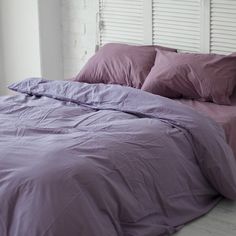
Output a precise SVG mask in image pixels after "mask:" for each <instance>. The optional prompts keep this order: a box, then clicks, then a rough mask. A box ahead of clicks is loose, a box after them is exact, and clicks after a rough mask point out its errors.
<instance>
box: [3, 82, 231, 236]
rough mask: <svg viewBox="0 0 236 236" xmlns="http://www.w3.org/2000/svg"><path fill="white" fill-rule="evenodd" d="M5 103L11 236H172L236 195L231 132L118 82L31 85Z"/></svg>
mask: <svg viewBox="0 0 236 236" xmlns="http://www.w3.org/2000/svg"><path fill="white" fill-rule="evenodd" d="M11 89H13V90H15V91H18V92H20V93H21V94H19V95H17V96H13V97H7V98H1V99H0V235H1V236H164V235H170V234H172V233H174V232H176V231H177V230H178V229H180V228H181V226H183V225H184V224H185V223H187V222H189V221H191V220H193V219H195V218H197V217H199V216H201V215H203V214H205V213H207V212H208V211H209V210H210V209H212V208H213V207H214V206H215V205H216V204H217V203H218V201H219V200H220V199H221V196H222V195H223V196H225V197H227V198H229V199H236V161H235V160H234V157H233V154H232V151H231V149H230V148H229V147H228V145H227V144H226V142H225V137H224V132H223V130H222V128H221V127H219V126H218V125H217V124H216V123H214V122H213V121H212V120H210V119H209V118H207V117H204V116H202V115H200V114H198V113H196V112H194V111H193V110H191V109H190V108H188V107H185V106H184V105H180V104H177V103H176V102H174V101H171V100H169V99H166V98H163V97H159V96H156V95H152V94H149V93H146V92H143V91H139V90H136V89H132V88H126V87H121V86H118V85H101V84H97V85H89V84H83V83H78V82H71V81H46V80H41V79H30V80H26V81H23V82H21V83H19V84H14V85H12V86H11Z"/></svg>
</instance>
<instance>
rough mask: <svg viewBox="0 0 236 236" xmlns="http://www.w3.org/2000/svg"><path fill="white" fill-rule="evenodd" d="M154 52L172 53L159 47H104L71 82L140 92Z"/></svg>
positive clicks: (117, 45)
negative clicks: (131, 88)
mask: <svg viewBox="0 0 236 236" xmlns="http://www.w3.org/2000/svg"><path fill="white" fill-rule="evenodd" d="M156 48H160V49H163V50H169V51H173V52H176V50H175V49H169V48H164V47H160V46H130V45H124V44H114V43H111V44H107V45H105V46H103V47H102V48H101V49H100V50H99V51H98V52H97V53H96V54H95V55H94V56H93V57H92V58H91V59H90V60H89V61H88V62H87V64H86V65H85V67H84V68H83V69H82V70H81V71H80V73H79V74H78V75H77V76H76V78H75V81H79V82H85V83H105V84H120V85H126V86H131V87H134V88H141V86H142V85H143V82H144V80H145V78H146V77H147V75H148V74H149V72H150V70H151V68H152V66H153V65H154V62H155V57H156V54H157V52H156V50H155V49H156Z"/></svg>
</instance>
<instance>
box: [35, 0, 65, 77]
mask: <svg viewBox="0 0 236 236" xmlns="http://www.w3.org/2000/svg"><path fill="white" fill-rule="evenodd" d="M38 4H39V9H38V10H39V29H40V52H41V67H42V76H43V77H45V78H47V79H63V70H64V68H63V49H62V27H61V25H62V23H61V20H62V19H61V1H60V0H38Z"/></svg>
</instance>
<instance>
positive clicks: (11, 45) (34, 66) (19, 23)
mask: <svg viewBox="0 0 236 236" xmlns="http://www.w3.org/2000/svg"><path fill="white" fill-rule="evenodd" d="M0 4H1V5H0V11H1V16H2V22H1V29H2V49H3V58H4V72H5V80H6V83H7V84H10V83H13V82H15V81H19V80H22V79H24V78H27V77H32V76H41V63H40V48H39V28H38V25H39V22H38V1H37V0H20V1H19V0H0Z"/></svg>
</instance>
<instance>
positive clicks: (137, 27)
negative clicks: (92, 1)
mask: <svg viewBox="0 0 236 236" xmlns="http://www.w3.org/2000/svg"><path fill="white" fill-rule="evenodd" d="M144 4H145V2H144V1H143V0H136V1H133V0H99V11H100V45H104V44H106V43H110V42H118V43H129V44H144V38H145V37H144V24H145V20H144Z"/></svg>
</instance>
